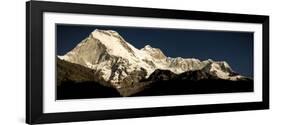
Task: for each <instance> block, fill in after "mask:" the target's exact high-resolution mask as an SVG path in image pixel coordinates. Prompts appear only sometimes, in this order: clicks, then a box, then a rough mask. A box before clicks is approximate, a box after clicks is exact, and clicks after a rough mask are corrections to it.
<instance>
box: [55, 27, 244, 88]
mask: <svg viewBox="0 0 281 125" xmlns="http://www.w3.org/2000/svg"><path fill="white" fill-rule="evenodd" d="M59 58H60V59H63V60H65V61H68V62H71V63H75V64H80V65H83V66H85V67H88V68H90V69H93V71H95V74H97V75H98V76H99V79H100V80H102V81H103V82H108V83H110V84H111V85H112V86H114V87H116V88H121V87H122V86H125V85H127V84H133V83H137V82H139V81H140V80H142V79H145V78H148V77H149V76H150V74H152V73H153V72H154V71H155V70H156V69H161V70H170V71H172V72H173V73H176V74H180V73H183V72H186V71H193V70H205V71H206V72H209V73H211V74H212V75H215V76H217V77H218V78H221V79H227V80H237V79H239V78H241V77H242V76H240V75H233V74H235V73H234V72H233V71H232V70H231V68H230V66H229V65H228V64H227V63H226V62H223V61H222V62H216V61H212V60H205V61H200V60H198V59H193V58H187V59H184V58H181V57H177V58H171V57H166V56H165V54H164V53H163V52H162V51H161V50H160V49H158V48H153V47H151V46H150V45H146V46H145V47H144V48H142V49H137V48H135V47H134V46H133V45H131V44H130V43H128V42H126V41H125V40H124V39H123V38H122V37H121V36H120V35H119V34H118V33H117V32H115V31H112V30H99V29H96V30H95V31H93V32H92V33H91V34H90V35H89V37H87V38H85V39H84V40H82V41H81V42H80V43H79V44H78V45H77V46H76V47H75V48H74V49H72V50H71V51H69V52H68V53H67V54H65V55H63V56H59Z"/></svg>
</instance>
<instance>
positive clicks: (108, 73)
mask: <svg viewBox="0 0 281 125" xmlns="http://www.w3.org/2000/svg"><path fill="white" fill-rule="evenodd" d="M55 30H56V31H55V32H56V33H55V34H56V56H55V58H56V59H55V60H56V75H55V77H56V99H57V100H66V99H91V98H113V97H114V98H116V97H141V96H167V95H187V94H189V95H190V94H212V93H235V92H253V91H254V80H253V79H254V78H253V77H254V75H253V74H254V73H253V67H254V63H253V53H254V46H253V45H254V32H244V31H243V32H242V31H241V32H238V31H221V30H204V29H202V30H198V29H176V28H161V27H129V26H128V27H127V26H110V25H78V24H60V23H57V24H56V25H55Z"/></svg>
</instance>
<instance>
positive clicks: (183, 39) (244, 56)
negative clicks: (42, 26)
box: [56, 24, 253, 77]
mask: <svg viewBox="0 0 281 125" xmlns="http://www.w3.org/2000/svg"><path fill="white" fill-rule="evenodd" d="M95 29H102V30H115V31H117V32H118V33H119V34H120V35H121V36H122V37H123V38H124V39H125V40H126V41H127V42H129V43H130V44H132V45H134V46H135V47H136V48H139V49H141V48H143V47H144V46H145V45H151V46H152V47H154V48H159V49H161V50H162V51H163V53H164V54H165V55H166V56H169V57H183V58H197V59H200V60H206V59H212V60H215V61H226V62H228V63H229V65H230V66H231V67H232V69H233V70H234V71H236V72H238V73H240V74H242V75H245V76H249V77H253V33H250V32H229V31H206V30H187V29H184V30H182V29H164V28H143V27H119V26H118V27H116V26H95V25H91V26H89V25H63V24H57V26H56V36H57V39H56V41H57V54H58V55H63V54H65V53H67V52H68V51H70V50H71V49H73V48H74V47H75V46H76V45H77V44H78V43H79V42H81V41H82V40H83V39H84V38H86V37H88V36H89V34H90V33H91V32H92V31H94V30H95Z"/></svg>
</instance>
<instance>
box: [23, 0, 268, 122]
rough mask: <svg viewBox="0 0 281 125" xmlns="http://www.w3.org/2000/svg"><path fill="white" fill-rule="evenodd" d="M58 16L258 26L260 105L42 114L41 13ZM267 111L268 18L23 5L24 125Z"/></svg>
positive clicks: (53, 4) (54, 4)
mask: <svg viewBox="0 0 281 125" xmlns="http://www.w3.org/2000/svg"><path fill="white" fill-rule="evenodd" d="M44 12H61V13H77V14H98V15H116V16H136V17H153V18H171V19H192V20H204V21H224V22H243V23H257V24H262V45H263V48H262V51H263V52H262V53H263V54H262V55H261V56H262V58H263V62H262V66H263V67H262V69H263V70H262V71H263V72H262V76H263V78H262V79H263V81H262V87H263V88H262V92H263V94H262V101H260V102H244V103H226V104H209V105H193V106H171V107H157V108H149V107H148V108H140V109H122V110H121V109H120V110H106V111H102V110H101V111H81V112H66V113H43V93H42V91H43V84H42V82H43V73H44V71H43V42H42V41H43V13H44ZM259 109H269V16H265V15H248V14H230V13H216V12H199V11H183V10H168V9H151V8H136V7H120V6H104V5H90V4H77V3H62V2H46V1H45V2H42V1H28V2H27V3H26V123H28V124H40V123H57V122H73V121H88V120H103V119H119V118H137V117H152V116H167V115H183V114H198V113H213V112H230V111H244V110H259Z"/></svg>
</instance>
